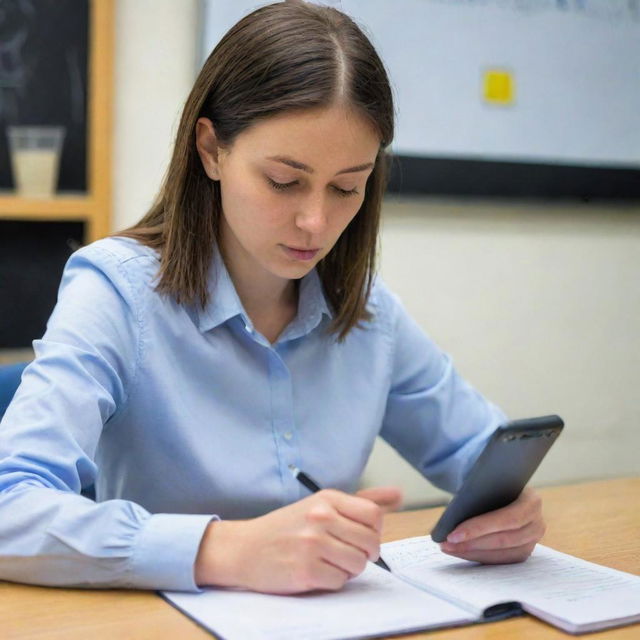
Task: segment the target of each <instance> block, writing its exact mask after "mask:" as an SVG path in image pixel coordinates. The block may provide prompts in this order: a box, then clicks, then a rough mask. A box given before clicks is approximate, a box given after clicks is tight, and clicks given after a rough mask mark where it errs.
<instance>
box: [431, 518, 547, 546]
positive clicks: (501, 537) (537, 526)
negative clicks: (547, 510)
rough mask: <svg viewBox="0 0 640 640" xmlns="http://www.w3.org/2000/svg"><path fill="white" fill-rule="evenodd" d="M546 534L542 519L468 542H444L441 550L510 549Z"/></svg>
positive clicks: (535, 540) (536, 539) (534, 540)
mask: <svg viewBox="0 0 640 640" xmlns="http://www.w3.org/2000/svg"><path fill="white" fill-rule="evenodd" d="M544 532H545V525H544V522H543V521H542V519H540V520H535V521H534V522H529V523H528V524H526V525H525V526H524V527H520V529H511V530H506V531H500V532H498V533H490V534H487V535H486V536H480V537H479V538H473V539H471V540H468V541H467V542H459V543H457V544H456V543H453V542H448V541H447V542H443V543H442V544H441V545H440V548H441V549H442V550H443V551H445V552H446V553H452V552H453V553H465V552H467V551H482V550H491V549H509V548H512V547H520V546H523V545H527V544H530V543H532V542H533V543H535V542H538V540H540V539H541V538H542V536H543V535H544Z"/></svg>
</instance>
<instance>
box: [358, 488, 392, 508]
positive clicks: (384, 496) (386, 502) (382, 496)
mask: <svg viewBox="0 0 640 640" xmlns="http://www.w3.org/2000/svg"><path fill="white" fill-rule="evenodd" d="M356 496H358V497H359V498H366V499H367V500H371V501H372V502H375V503H376V504H377V505H378V506H379V507H380V508H381V509H382V510H383V511H384V513H388V512H390V511H397V510H398V509H399V508H400V506H401V505H402V489H400V488H399V487H370V488H368V489H360V491H358V492H356Z"/></svg>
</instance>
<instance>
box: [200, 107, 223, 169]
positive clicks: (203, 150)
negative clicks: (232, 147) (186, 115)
mask: <svg viewBox="0 0 640 640" xmlns="http://www.w3.org/2000/svg"><path fill="white" fill-rule="evenodd" d="M196 149H197V150H198V155H199V156H200V161H201V162H202V166H203V167H204V170H205V173H206V174H207V175H208V176H209V177H210V178H211V179H212V180H220V151H221V148H220V146H219V145H218V139H217V137H216V132H215V131H214V129H213V122H211V120H209V118H198V121H197V122H196Z"/></svg>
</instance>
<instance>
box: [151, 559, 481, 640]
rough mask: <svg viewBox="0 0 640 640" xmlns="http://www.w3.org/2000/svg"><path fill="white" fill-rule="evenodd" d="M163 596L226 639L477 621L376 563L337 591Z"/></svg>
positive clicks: (354, 634) (342, 639)
mask: <svg viewBox="0 0 640 640" xmlns="http://www.w3.org/2000/svg"><path fill="white" fill-rule="evenodd" d="M162 595H163V596H164V597H165V598H166V599H167V600H168V601H169V602H171V603H172V604H173V605H175V606H176V607H177V608H178V609H180V610H182V611H183V612H184V613H186V614H187V615H188V616H189V617H191V618H193V619H195V620H196V621H197V622H199V623H200V624H201V625H203V626H205V627H207V628H208V629H209V630H211V631H213V632H215V633H216V635H219V636H221V637H223V638H224V639H225V640H236V639H238V640H291V638H296V640H303V639H304V640H346V639H347V638H373V637H376V636H383V635H389V634H394V633H400V632H404V631H417V630H419V629H427V628H436V627H442V626H453V625H460V624H466V623H469V622H473V619H472V618H471V617H470V616H469V614H468V613H467V612H466V611H464V610H462V609H460V608H458V607H455V606H454V605H451V604H449V603H447V602H443V601H442V600H440V599H439V598H436V597H435V596H432V595H431V594H428V593H426V592H424V591H421V590H419V589H416V588H414V587H412V586H410V585H408V584H406V583H405V582H403V581H402V580H399V579H398V578H396V577H394V576H393V575H391V574H390V573H389V572H388V571H385V570H384V569H381V568H380V567H377V566H375V565H374V564H372V563H369V564H368V566H367V568H366V569H365V571H364V572H363V573H362V574H361V575H360V576H358V577H357V578H354V579H353V580H350V581H349V582H348V583H347V584H346V585H345V586H344V588H343V589H342V590H340V591H337V592H321V593H312V594H302V595H296V596H275V595H268V594H262V593H253V592H249V591H237V590H231V589H208V590H205V591H204V592H203V593H182V592H175V591H165V592H163V594H162Z"/></svg>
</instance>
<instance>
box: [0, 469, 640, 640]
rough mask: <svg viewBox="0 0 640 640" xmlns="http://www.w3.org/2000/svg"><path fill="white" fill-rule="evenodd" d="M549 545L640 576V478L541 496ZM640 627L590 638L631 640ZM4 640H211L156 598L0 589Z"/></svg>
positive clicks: (519, 632) (503, 632) (418, 518)
mask: <svg viewBox="0 0 640 640" xmlns="http://www.w3.org/2000/svg"><path fill="white" fill-rule="evenodd" d="M540 493H541V494H542V496H543V499H544V503H543V504H544V513H545V518H546V520H547V524H548V531H547V534H546V535H545V537H544V540H543V542H544V543H545V544H547V545H548V546H550V547H553V548H555V549H558V550H559V551H564V552H566V553H570V554H573V555H576V556H579V557H581V558H584V559H585V560H590V561H592V562H598V563H600V564H604V565H607V566H609V567H613V568H614V569H621V570H623V571H628V572H630V573H634V574H636V575H640V478H620V479H616V480H607V481H602V482H592V483H587V484H577V485H570V486H564V487H554V488H549V489H541V490H540ZM441 511H442V509H441V508H438V509H425V510H420V511H408V512H402V513H394V514H390V515H388V516H387V517H386V519H385V527H384V540H385V541H389V540H395V539H398V538H406V537H409V536H414V535H423V534H424V533H426V532H428V531H429V530H430V528H431V526H432V525H433V524H434V523H435V521H436V519H437V518H438V516H439V514H440V513H441ZM639 634H640V626H639V625H633V626H631V627H623V628H620V629H612V630H610V631H606V632H601V633H594V634H589V635H588V636H587V637H588V638H589V640H597V639H598V638H604V637H605V636H606V638H607V640H622V639H627V640H631V639H632V638H638V637H640V636H639ZM0 636H1V637H2V638H3V640H9V639H11V640H14V639H17V638H20V639H26V638H29V639H33V640H36V639H38V640H45V639H46V640H53V639H55V640H63V639H64V640H80V639H82V640H85V639H86V638H87V637H88V638H90V639H91V640H113V639H114V638H117V639H118V640H128V639H131V640H134V639H135V640H141V639H144V640H146V639H148V640H162V639H164V638H166V639H171V640H174V639H175V638H180V640H198V639H202V640H206V639H207V638H211V637H212V636H211V635H210V634H208V633H207V632H205V631H203V630H202V629H201V628H200V627H198V626H197V625H196V624H195V623H193V622H191V621H190V620H189V619H188V618H186V617H185V616H184V615H182V614H181V613H179V612H178V611H177V610H176V609H174V608H173V607H171V606H170V605H169V604H167V603H166V602H164V601H163V600H161V599H160V598H159V597H158V596H157V595H156V594H154V593H152V592H138V591H90V590H86V591H85V590H76V589H52V588H43V587H32V586H26V585H18V584H10V583H6V582H0ZM569 637H570V636H569V635H567V634H565V633H563V632H561V631H559V630H557V629H555V628H554V627H550V626H548V625H547V624H545V623H542V622H540V621H538V620H536V619H535V618H531V617H529V616H524V617H521V618H512V619H510V620H503V621H501V622H495V623H491V624H482V625H474V626H471V627H465V628H462V629H461V628H458V629H451V630H444V631H434V632H430V633H421V634H412V635H409V636H402V638H406V639H412V638H428V639H429V640H444V639H447V640H453V639H454V638H455V640H480V639H484V640H489V639H490V640H503V639H504V640H507V639H509V640H512V639H513V638H518V640H534V639H535V640H548V639H551V638H557V639H558V638H565V639H566V638H569Z"/></svg>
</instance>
